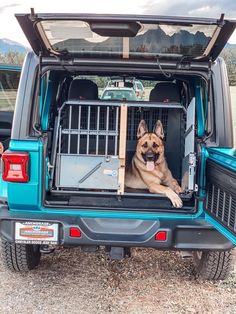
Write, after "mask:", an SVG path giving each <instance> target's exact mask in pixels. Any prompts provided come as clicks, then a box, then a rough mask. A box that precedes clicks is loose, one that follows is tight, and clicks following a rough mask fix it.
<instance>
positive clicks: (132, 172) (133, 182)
mask: <svg viewBox="0 0 236 314" xmlns="http://www.w3.org/2000/svg"><path fill="white" fill-rule="evenodd" d="M137 137H138V143H137V148H136V153H135V155H134V157H133V159H132V164H131V167H130V168H129V169H128V170H127V171H126V177H125V186H126V187H129V188H135V189H147V188H148V189H149V191H150V192H151V193H161V194H165V195H166V196H167V197H168V198H169V199H170V200H171V202H172V204H173V206H174V207H182V201H181V199H180V197H179V196H178V194H179V193H181V192H182V190H181V187H180V186H179V185H178V182H177V181H176V180H175V179H174V178H173V176H172V174H171V172H170V170H169V168H168V165H167V162H166V160H165V156H164V145H163V138H164V132H163V127H162V123H161V121H160V120H158V121H157V122H156V125H155V127H154V131H153V133H149V132H148V129H147V125H146V123H145V121H144V120H142V121H140V123H139V127H138V132H137ZM154 143H155V144H154ZM147 151H152V152H153V153H154V154H159V157H158V159H157V160H156V161H155V166H154V169H153V170H152V171H148V169H147V166H146V163H145V161H144V159H143V154H145V153H147Z"/></svg>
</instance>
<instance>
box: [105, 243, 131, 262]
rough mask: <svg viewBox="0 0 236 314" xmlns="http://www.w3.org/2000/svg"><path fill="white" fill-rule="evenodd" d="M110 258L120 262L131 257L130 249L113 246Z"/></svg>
mask: <svg viewBox="0 0 236 314" xmlns="http://www.w3.org/2000/svg"><path fill="white" fill-rule="evenodd" d="M109 255H110V258H111V259H112V260H116V261H120V260H122V259H123V258H125V257H130V256H131V252H130V248H125V247H118V246H112V247H111V249H110V251H109Z"/></svg>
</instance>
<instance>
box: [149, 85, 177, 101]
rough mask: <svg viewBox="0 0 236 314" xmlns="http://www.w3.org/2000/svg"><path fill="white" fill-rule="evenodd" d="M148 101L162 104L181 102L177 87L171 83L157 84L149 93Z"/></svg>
mask: <svg viewBox="0 0 236 314" xmlns="http://www.w3.org/2000/svg"><path fill="white" fill-rule="evenodd" d="M149 100H150V101H157V102H164V103H169V102H181V96H180V90H179V87H178V85H176V84H175V83H172V82H161V83H157V84H156V86H155V87H154V88H153V89H152V90H151V92H150V96H149Z"/></svg>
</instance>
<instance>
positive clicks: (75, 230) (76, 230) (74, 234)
mask: <svg viewBox="0 0 236 314" xmlns="http://www.w3.org/2000/svg"><path fill="white" fill-rule="evenodd" d="M70 237H72V238H80V237H81V231H80V230H79V228H75V227H72V228H70Z"/></svg>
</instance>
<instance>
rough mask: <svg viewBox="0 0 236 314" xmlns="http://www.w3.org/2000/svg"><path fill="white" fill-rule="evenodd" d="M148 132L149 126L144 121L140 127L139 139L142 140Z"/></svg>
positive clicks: (140, 123)
mask: <svg viewBox="0 0 236 314" xmlns="http://www.w3.org/2000/svg"><path fill="white" fill-rule="evenodd" d="M147 132H148V127H147V124H146V122H145V121H144V120H141V121H140V122H139V125H138V131H137V138H138V139H139V138H141V137H142V136H144V134H145V133H147Z"/></svg>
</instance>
